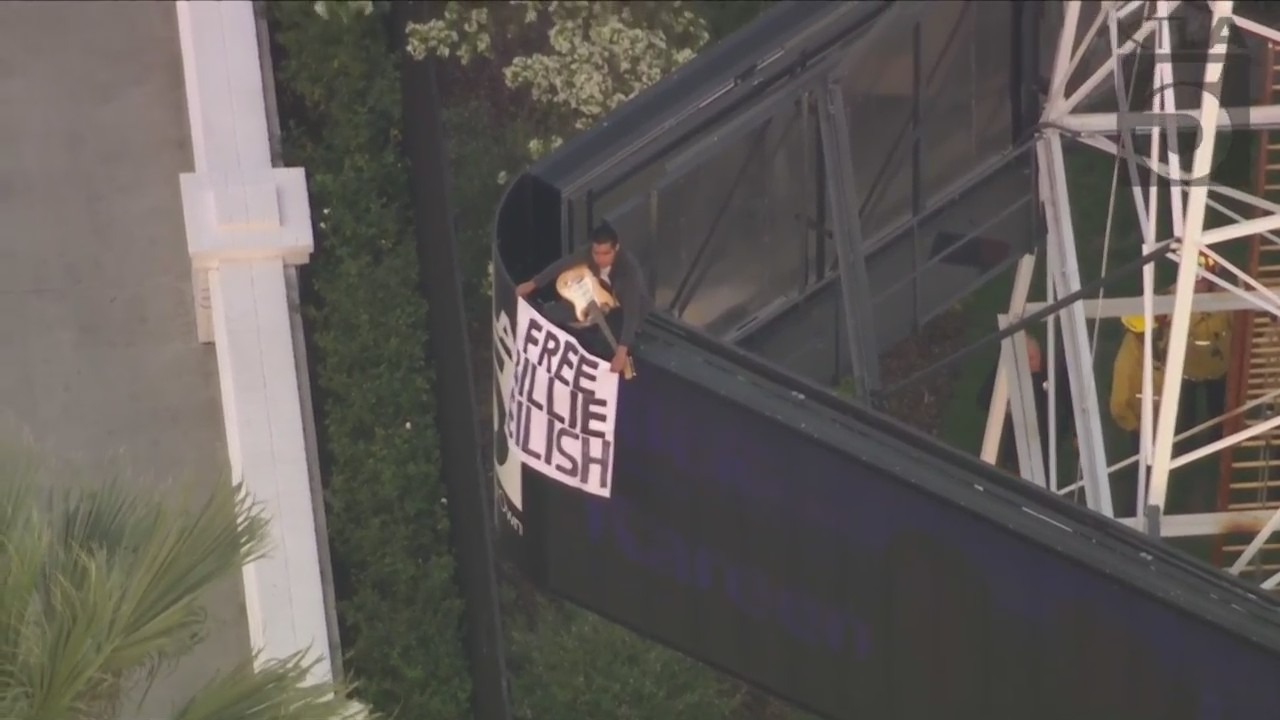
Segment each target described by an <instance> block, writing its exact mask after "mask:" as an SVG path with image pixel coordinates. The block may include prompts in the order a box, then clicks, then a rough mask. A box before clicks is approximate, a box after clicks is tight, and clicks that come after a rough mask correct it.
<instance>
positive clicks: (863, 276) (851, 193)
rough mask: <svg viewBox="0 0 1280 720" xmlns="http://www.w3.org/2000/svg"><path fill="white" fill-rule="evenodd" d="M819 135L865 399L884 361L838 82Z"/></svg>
mask: <svg viewBox="0 0 1280 720" xmlns="http://www.w3.org/2000/svg"><path fill="white" fill-rule="evenodd" d="M818 131H819V132H820V133H821V135H822V147H823V148H824V151H823V153H822V155H823V162H824V164H825V166H826V173H827V194H828V197H829V199H828V203H827V206H828V208H829V209H830V211H831V214H830V218H829V219H830V221H831V231H832V234H833V235H834V236H835V246H836V261H837V264H838V266H839V270H840V299H841V310H842V314H843V316H844V331H845V342H846V343H848V347H849V362H850V364H851V365H852V368H853V380H854V384H855V386H856V387H857V397H858V400H859V401H864V400H866V399H868V398H870V397H871V395H872V393H874V392H876V391H877V390H879V389H880V358H879V355H878V354H877V353H876V351H875V338H876V333H875V321H874V320H873V319H872V315H871V288H870V286H871V283H870V280H869V279H868V276H867V263H866V256H865V254H864V252H863V246H862V239H863V238H862V221H861V219H860V218H859V217H858V216H857V215H855V214H854V211H853V208H855V207H859V203H858V202H856V199H857V194H856V193H857V187H856V183H855V180H854V177H853V162H852V156H851V155H850V151H849V126H848V121H847V119H846V118H845V114H844V94H843V93H842V92H841V90H840V86H839V85H838V84H834V83H833V84H831V85H830V86H829V87H828V88H827V94H826V98H824V102H822V103H820V109H819V111H818Z"/></svg>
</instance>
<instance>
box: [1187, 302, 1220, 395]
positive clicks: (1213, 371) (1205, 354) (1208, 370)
mask: <svg viewBox="0 0 1280 720" xmlns="http://www.w3.org/2000/svg"><path fill="white" fill-rule="evenodd" d="M1230 359H1231V313H1225V312H1219V313H1193V314H1192V315H1191V332H1190V333H1188V335H1187V359H1186V364H1185V365H1184V366H1183V370H1182V376H1183V377H1184V378H1186V379H1188V380H1195V381H1200V380H1217V379H1218V378H1221V377H1225V376H1226V374H1227V362H1228V360H1230Z"/></svg>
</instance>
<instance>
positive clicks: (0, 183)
mask: <svg viewBox="0 0 1280 720" xmlns="http://www.w3.org/2000/svg"><path fill="white" fill-rule="evenodd" d="M184 103H185V100H184V92H183V82H182V58H181V55H180V51H179V46H178V30H177V20H176V15H175V12H174V8H173V5H172V3H168V2H112V3H104V2H0V138H3V149H0V348H2V349H0V357H2V358H3V359H2V360H0V416H3V417H4V418H5V421H6V424H12V423H16V424H18V425H20V426H21V427H22V428H24V429H26V430H27V431H29V432H30V433H31V435H32V436H33V438H34V439H35V441H36V442H37V444H39V445H41V446H42V447H44V448H46V449H48V450H49V451H50V452H51V453H52V454H54V455H55V456H59V457H66V458H69V459H73V460H75V461H78V462H87V463H100V462H102V461H103V459H104V458H106V457H107V456H109V455H111V454H116V453H119V454H122V456H123V458H124V459H125V460H126V462H127V463H128V465H129V466H130V467H131V468H132V470H133V471H134V472H133V473H132V477H133V478H135V479H136V481H137V482H139V483H143V484H145V485H144V487H147V488H163V487H164V486H166V485H170V484H171V483H172V482H173V481H171V480H169V478H179V479H185V478H191V479H194V480H195V481H197V482H199V483H205V484H208V483H214V482H226V481H227V480H226V478H227V475H226V466H227V461H226V442H225V438H224V434H223V429H222V415H221V407H220V400H219V392H218V379H217V368H216V364H215V358H214V349H213V346H212V345H204V346H202V345H199V344H197V342H196V334H195V317H194V307H193V304H192V299H191V298H192V295H191V272H190V262H189V261H188V258H187V250H186V239H185V234H184V229H183V223H182V205H181V198H180V196H179V190H178V173H180V172H183V171H187V170H190V169H191V164H192V161H191V148H190V140H189V137H188V130H187V117H186V111H185V105H184ZM172 495H173V496H175V499H176V493H172ZM208 609H209V612H210V623H211V626H210V629H211V636H210V638H209V639H208V640H207V641H206V642H205V643H204V644H203V645H201V646H200V648H199V649H198V650H197V651H196V653H195V654H194V655H192V656H190V657H188V658H187V659H184V660H183V661H182V662H181V663H180V664H179V665H178V666H177V668H176V669H174V671H173V672H172V673H171V674H169V675H166V676H164V677H163V678H161V679H160V680H158V681H157V683H156V686H155V688H154V689H153V690H152V693H151V697H150V698H149V699H148V701H147V702H146V703H145V704H144V705H143V706H142V707H141V708H128V709H126V710H125V712H124V713H123V717H125V718H131V719H133V718H156V717H165V716H166V715H167V713H165V712H164V711H165V710H167V709H168V708H169V707H170V706H171V705H172V704H173V703H174V702H179V701H181V700H183V699H185V698H186V697H188V696H189V695H190V694H191V693H192V692H193V691H194V690H195V689H196V688H197V687H199V686H200V685H201V684H203V683H204V682H205V681H207V680H208V679H209V678H210V677H211V676H212V675H213V674H214V673H215V672H217V671H218V670H219V669H223V668H226V667H229V666H230V665H231V664H232V663H234V662H237V661H239V660H240V659H242V658H244V657H246V656H247V654H248V645H249V641H248V632H247V629H246V623H245V616H244V601H243V595H242V592H241V586H240V579H239V577H238V575H237V576H236V577H234V578H232V580H231V581H229V582H226V583H224V584H223V585H222V586H221V587H218V588H217V589H216V590H215V591H214V592H212V593H211V594H210V597H209V598H208Z"/></svg>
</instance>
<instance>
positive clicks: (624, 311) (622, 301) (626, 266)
mask: <svg viewBox="0 0 1280 720" xmlns="http://www.w3.org/2000/svg"><path fill="white" fill-rule="evenodd" d="M579 267H581V268H585V270H587V271H588V272H589V273H590V276H591V278H593V279H594V283H593V285H594V287H595V290H596V292H597V294H599V291H600V290H603V291H604V293H605V295H604V296H603V297H605V298H607V300H606V301H605V302H602V303H599V305H600V307H601V309H603V310H604V311H605V312H604V315H603V321H602V322H591V321H589V320H588V321H585V322H584V319H583V318H582V317H581V312H580V308H579V307H577V306H576V305H575V303H574V302H572V301H570V300H569V299H568V298H566V299H565V300H561V301H556V302H552V303H549V304H547V305H545V306H543V307H542V308H541V312H542V314H543V316H545V317H546V318H547V319H548V320H550V321H551V322H554V323H556V324H557V325H561V326H563V327H565V328H567V329H569V331H570V332H571V333H573V335H574V336H575V337H576V338H577V339H578V342H580V343H581V344H582V346H583V348H585V349H586V350H587V351H588V352H591V353H593V354H595V355H597V356H598V357H600V358H603V359H606V360H609V361H610V363H609V367H610V369H612V370H613V372H615V373H621V372H623V370H624V369H626V368H628V367H629V361H630V352H631V346H632V343H634V342H635V337H636V332H637V331H638V330H639V329H640V324H641V323H642V322H643V321H644V318H645V316H646V315H648V313H649V311H650V310H651V309H652V308H653V299H652V298H651V297H650V296H649V291H648V286H647V285H646V284H645V279H644V273H643V271H642V270H641V269H640V263H639V262H638V261H637V260H636V259H635V256H633V255H632V254H631V253H630V252H628V251H626V250H625V249H623V247H622V243H621V242H619V240H618V233H617V232H616V231H615V230H614V229H613V228H612V227H610V226H609V224H608V223H605V224H602V225H600V226H599V227H597V228H596V229H595V230H593V231H592V232H591V242H590V243H589V244H588V245H587V246H585V247H582V248H579V249H577V250H575V251H574V252H572V253H570V254H568V255H566V256H565V257H563V258H561V259H559V260H557V261H556V262H554V263H552V264H551V265H550V266H548V267H547V268H546V269H545V270H543V271H542V272H540V273H538V274H537V276H535V277H534V278H533V279H532V280H529V281H528V282H523V283H520V284H519V285H517V286H516V294H517V295H519V296H520V297H522V298H527V297H528V296H529V295H530V294H532V293H533V292H534V291H536V290H537V289H538V288H541V287H543V286H545V285H547V284H548V283H551V282H556V281H561V282H560V283H557V284H558V285H559V284H561V283H562V282H563V275H564V273H566V272H567V271H570V270H573V269H575V268H579ZM557 289H559V288H557ZM610 301H612V302H610Z"/></svg>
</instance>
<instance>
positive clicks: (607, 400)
mask: <svg viewBox="0 0 1280 720" xmlns="http://www.w3.org/2000/svg"><path fill="white" fill-rule="evenodd" d="M516 302H517V303H518V306H517V309H516V333H515V338H514V343H512V344H513V345H514V347H513V348H512V349H513V350H514V353H513V355H514V357H513V359H514V362H513V363H512V365H513V366H514V368H513V369H514V373H513V376H512V377H511V380H510V381H509V383H503V384H505V385H506V387H505V388H503V390H504V391H507V392H509V393H510V394H509V395H508V397H507V405H506V411H507V412H506V427H505V428H504V432H505V434H506V438H507V442H508V444H509V446H510V447H512V448H518V449H519V452H520V455H521V459H522V460H523V462H524V464H525V465H528V466H529V467H531V468H533V469H534V470H537V471H538V472H540V473H542V474H544V475H546V476H547V477H550V478H552V479H554V480H557V481H559V482H562V483H564V484H565V485H568V486H570V487H574V488H577V489H579V490H583V491H586V492H589V493H591V494H592V495H599V496H600V497H609V494H610V491H611V490H612V488H613V477H612V476H613V447H614V444H613V437H614V423H615V421H616V419H617V406H618V374H617V373H615V372H613V371H612V370H610V369H609V363H608V362H606V361H604V360H601V359H600V358H597V357H596V356H594V355H592V354H591V353H589V352H587V351H586V350H583V349H582V346H581V345H579V344H578V341H577V340H575V339H574V338H573V336H572V335H570V334H568V333H567V332H565V331H563V330H561V329H560V328H558V327H556V326H555V325H553V324H551V323H550V322H549V321H547V320H546V319H545V318H543V317H542V315H540V314H539V313H538V311H536V310H534V308H533V306H532V305H530V304H529V303H528V302H526V301H525V300H524V299H523V298H520V299H517V301H516Z"/></svg>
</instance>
